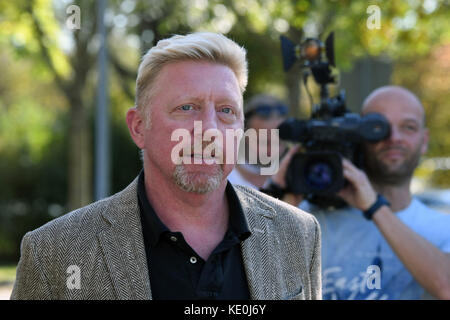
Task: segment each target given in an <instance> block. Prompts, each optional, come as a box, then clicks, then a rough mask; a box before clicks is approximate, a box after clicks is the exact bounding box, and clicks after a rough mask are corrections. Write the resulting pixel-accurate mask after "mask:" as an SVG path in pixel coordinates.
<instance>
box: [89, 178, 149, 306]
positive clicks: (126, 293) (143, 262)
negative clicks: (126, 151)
mask: <svg viewBox="0 0 450 320" xmlns="http://www.w3.org/2000/svg"><path fill="white" fill-rule="evenodd" d="M102 216H103V218H104V219H105V223H106V225H107V227H106V228H104V230H103V231H101V232H99V233H98V235H97V236H98V239H99V242H100V246H101V248H102V252H103V255H104V257H105V261H106V265H107V268H108V271H109V273H110V275H111V278H112V282H113V285H114V290H115V292H116V296H117V298H118V299H124V300H125V299H126V300H141V299H151V289H150V281H149V277H148V267H147V259H146V255H145V247H144V240H143V235H142V225H141V220H140V216H139V207H138V200H137V178H136V179H135V180H134V181H133V182H132V183H131V184H130V185H129V186H128V187H127V188H126V189H124V190H123V191H121V192H120V193H118V194H116V195H114V196H112V197H111V198H110V204H109V206H108V208H107V209H106V210H105V211H104V212H102Z"/></svg>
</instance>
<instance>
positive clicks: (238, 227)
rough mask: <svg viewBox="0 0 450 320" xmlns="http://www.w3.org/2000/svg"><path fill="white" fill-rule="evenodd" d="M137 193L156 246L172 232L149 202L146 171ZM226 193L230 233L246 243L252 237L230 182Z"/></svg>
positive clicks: (141, 178)
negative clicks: (163, 237)
mask: <svg viewBox="0 0 450 320" xmlns="http://www.w3.org/2000/svg"><path fill="white" fill-rule="evenodd" d="M137 193H138V202H139V208H140V211H141V217H142V223H143V224H145V228H146V229H147V230H148V231H149V232H148V233H147V234H148V236H149V238H148V239H149V241H150V245H151V246H155V245H156V243H157V242H158V240H159V238H160V236H161V235H162V234H163V233H165V232H170V230H169V228H167V226H166V225H164V223H163V222H162V221H161V220H160V219H159V217H158V215H157V214H156V212H155V210H154V209H153V207H152V205H151V204H150V202H149V201H148V198H147V193H146V191H145V177H144V170H142V171H141V172H140V174H139V178H138V187H137ZM225 193H226V195H227V200H228V208H229V212H230V216H229V223H228V231H229V232H232V233H233V234H234V235H236V236H237V237H238V239H239V240H240V241H244V240H245V239H247V238H248V237H249V236H250V235H251V232H250V229H249V227H248V224H247V219H246V218H245V216H244V211H243V209H242V206H241V203H240V201H239V198H238V196H237V194H236V191H235V190H234V188H233V186H232V185H231V183H230V182H228V183H227V186H226V188H225Z"/></svg>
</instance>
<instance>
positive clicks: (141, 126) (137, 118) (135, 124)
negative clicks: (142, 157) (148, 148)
mask: <svg viewBox="0 0 450 320" xmlns="http://www.w3.org/2000/svg"><path fill="white" fill-rule="evenodd" d="M126 120H127V126H128V130H129V131H130V135H131V138H132V139H133V141H134V143H135V144H136V145H137V146H138V148H139V149H144V148H145V119H144V118H143V116H142V113H141V111H140V110H139V109H138V108H137V107H132V108H130V109H128V111H127V116H126Z"/></svg>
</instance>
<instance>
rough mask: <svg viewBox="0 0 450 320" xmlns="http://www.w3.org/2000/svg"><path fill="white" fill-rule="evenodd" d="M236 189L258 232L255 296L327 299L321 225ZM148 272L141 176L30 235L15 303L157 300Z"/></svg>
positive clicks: (252, 261)
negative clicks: (140, 203) (323, 283)
mask: <svg viewBox="0 0 450 320" xmlns="http://www.w3.org/2000/svg"><path fill="white" fill-rule="evenodd" d="M234 188H235V190H236V193H237V195H238V198H239V200H240V202H241V205H242V208H243V211H244V215H245V217H246V219H247V222H248V225H249V228H250V231H251V233H252V234H251V236H250V237H249V238H248V239H246V240H245V241H244V242H242V244H241V251H242V258H243V263H244V269H245V273H246V276H247V281H248V287H249V291H250V297H251V299H266V300H276V299H321V295H322V294H321V260H320V259H321V254H320V228H319V225H318V223H317V220H316V219H315V218H314V217H313V216H312V215H310V214H308V213H306V212H303V211H301V210H300V209H297V208H295V207H293V206H290V205H288V204H286V203H284V202H282V201H279V200H276V199H274V198H272V197H269V196H267V195H265V194H263V193H260V192H258V191H256V190H253V189H250V188H247V187H242V186H234ZM150 271H151V270H150ZM148 274H149V271H148V266H147V259H146V253H145V247H144V240H143V235H142V226H141V221H140V214H139V206H138V199H137V178H136V179H135V180H134V181H133V182H132V183H131V184H130V185H129V186H128V187H127V188H125V189H124V190H123V191H121V192H119V193H117V194H115V195H113V196H111V197H109V198H106V199H103V200H100V201H98V202H95V203H93V204H90V205H88V206H86V207H83V208H81V209H78V210H75V211H73V212H70V213H68V214H66V215H63V216H61V217H59V218H57V219H54V220H52V221H50V222H49V223H47V224H45V225H44V226H42V227H40V228H39V229H36V230H34V231H31V232H29V233H27V234H26V235H25V236H24V238H23V240H22V244H21V258H20V261H19V264H18V267H17V276H16V281H15V283H14V289H13V292H12V295H11V299H58V300H63V299H64V300H65V299H83V300H85V299H95V300H99V299H133V300H134V299H151V298H152V292H151V283H150V281H149V276H148ZM76 276H78V281H77V280H76V279H75V280H74V278H73V277H76Z"/></svg>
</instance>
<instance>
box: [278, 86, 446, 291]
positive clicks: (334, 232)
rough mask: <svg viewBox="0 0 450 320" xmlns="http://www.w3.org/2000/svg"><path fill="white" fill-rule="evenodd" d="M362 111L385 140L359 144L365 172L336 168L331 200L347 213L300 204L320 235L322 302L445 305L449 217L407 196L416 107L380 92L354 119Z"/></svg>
mask: <svg viewBox="0 0 450 320" xmlns="http://www.w3.org/2000/svg"><path fill="white" fill-rule="evenodd" d="M369 112H378V113H381V114H383V115H384V116H385V117H386V118H387V120H388V121H389V123H390V125H391V134H390V136H389V137H388V138H386V139H385V140H383V141H380V142H378V143H373V144H367V145H365V148H364V149H365V150H364V153H365V154H364V156H365V172H364V171H362V170H360V169H358V168H356V167H355V166H354V165H353V164H352V163H351V162H350V161H347V160H344V161H343V167H344V176H345V178H346V179H347V181H349V182H350V183H349V184H348V186H347V187H346V188H344V189H343V190H341V191H340V192H339V193H338V194H339V195H340V196H341V197H342V198H343V199H344V200H346V202H347V203H348V204H349V205H350V206H351V208H350V207H348V208H345V209H340V210H336V211H331V212H330V211H327V212H325V211H321V210H320V209H318V208H314V207H313V206H312V205H310V204H309V205H308V204H306V205H305V203H302V204H301V208H304V209H306V210H309V211H310V212H312V213H314V215H315V216H316V218H317V219H318V220H319V223H320V225H321V228H322V275H323V278H322V283H323V288H322V290H323V298H324V299H421V298H425V297H427V298H428V297H429V296H431V297H434V298H437V299H450V254H449V252H450V215H446V214H442V213H439V212H436V211H433V210H431V209H429V208H427V207H426V206H425V205H424V204H423V203H421V202H420V201H419V200H418V199H416V198H414V197H413V196H412V195H411V191H410V183H411V179H412V176H413V172H414V170H415V168H416V167H417V165H418V163H419V160H420V157H421V155H423V154H425V152H426V151H427V146H428V130H427V129H426V127H425V116H424V109H423V106H422V104H421V102H420V101H419V99H418V98H417V97H416V96H415V95H414V94H413V93H411V92H410V91H408V90H406V89H404V88H401V87H398V86H386V87H381V88H379V89H377V90H375V91H374V92H372V93H371V94H370V95H369V96H368V97H367V98H366V100H365V101H364V104H363V108H362V114H367V113H369ZM283 168H284V163H281V166H280V170H281V169H283ZM277 178H279V177H278V175H277V177H275V178H274V180H275V181H276V182H277V183H278V184H282V183H283V181H281V180H279V179H277Z"/></svg>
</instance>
